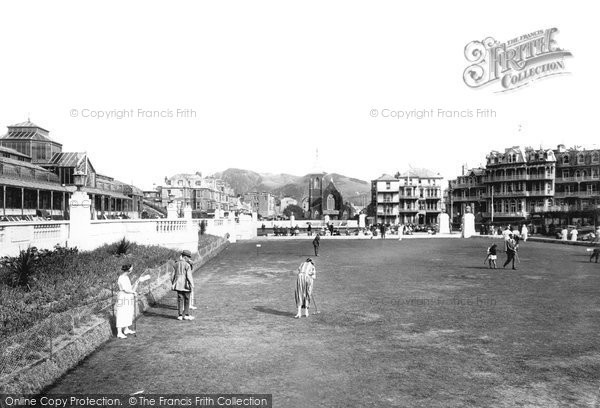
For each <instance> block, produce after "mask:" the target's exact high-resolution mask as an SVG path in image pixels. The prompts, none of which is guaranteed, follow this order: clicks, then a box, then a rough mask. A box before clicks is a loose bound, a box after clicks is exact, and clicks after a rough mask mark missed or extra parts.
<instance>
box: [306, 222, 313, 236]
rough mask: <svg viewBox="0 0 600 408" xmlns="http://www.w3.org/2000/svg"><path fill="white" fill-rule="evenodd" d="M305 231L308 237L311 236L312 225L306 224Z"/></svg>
mask: <svg viewBox="0 0 600 408" xmlns="http://www.w3.org/2000/svg"><path fill="white" fill-rule="evenodd" d="M306 231H308V236H309V237H310V236H311V235H312V225H310V223H308V228H306Z"/></svg>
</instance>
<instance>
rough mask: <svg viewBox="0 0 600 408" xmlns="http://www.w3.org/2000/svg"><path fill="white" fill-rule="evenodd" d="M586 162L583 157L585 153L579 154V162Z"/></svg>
mask: <svg viewBox="0 0 600 408" xmlns="http://www.w3.org/2000/svg"><path fill="white" fill-rule="evenodd" d="M584 162H585V159H584V157H583V154H580V155H578V156H577V164H583V163H584Z"/></svg>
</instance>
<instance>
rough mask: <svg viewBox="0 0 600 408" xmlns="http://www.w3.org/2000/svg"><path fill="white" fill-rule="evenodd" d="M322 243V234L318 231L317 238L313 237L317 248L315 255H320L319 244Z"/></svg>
mask: <svg viewBox="0 0 600 408" xmlns="http://www.w3.org/2000/svg"><path fill="white" fill-rule="evenodd" d="M320 244H321V234H319V233H318V232H317V235H315V239H313V248H314V249H315V256H319V245H320Z"/></svg>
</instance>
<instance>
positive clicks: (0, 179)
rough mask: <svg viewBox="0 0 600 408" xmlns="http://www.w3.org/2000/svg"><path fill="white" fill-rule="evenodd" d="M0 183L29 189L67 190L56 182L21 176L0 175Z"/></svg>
mask: <svg viewBox="0 0 600 408" xmlns="http://www.w3.org/2000/svg"><path fill="white" fill-rule="evenodd" d="M0 185H6V186H12V187H23V188H30V189H38V188H39V189H40V190H52V191H64V192H68V191H69V190H68V189H67V188H66V187H64V186H62V185H61V184H58V183H52V182H44V181H38V180H31V179H21V178H9V177H4V176H0Z"/></svg>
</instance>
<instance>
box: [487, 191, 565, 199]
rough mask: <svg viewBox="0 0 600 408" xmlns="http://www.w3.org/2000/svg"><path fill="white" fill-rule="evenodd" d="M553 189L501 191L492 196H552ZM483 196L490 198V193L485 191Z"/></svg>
mask: <svg viewBox="0 0 600 408" xmlns="http://www.w3.org/2000/svg"><path fill="white" fill-rule="evenodd" d="M553 195H554V192H553V191H511V192H507V191H503V192H500V193H494V194H493V197H494V198H506V197H552V196H553ZM483 198H492V194H488V193H485V194H483Z"/></svg>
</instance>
